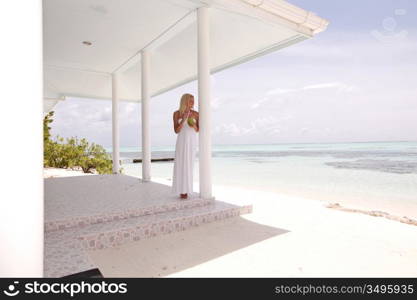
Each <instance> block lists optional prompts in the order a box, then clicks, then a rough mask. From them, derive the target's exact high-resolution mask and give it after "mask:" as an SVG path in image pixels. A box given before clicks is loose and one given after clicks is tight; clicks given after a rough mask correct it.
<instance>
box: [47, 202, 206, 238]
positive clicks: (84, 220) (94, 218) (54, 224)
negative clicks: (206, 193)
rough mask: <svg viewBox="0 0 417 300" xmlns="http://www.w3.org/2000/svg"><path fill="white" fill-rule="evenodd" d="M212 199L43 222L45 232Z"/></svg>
mask: <svg viewBox="0 0 417 300" xmlns="http://www.w3.org/2000/svg"><path fill="white" fill-rule="evenodd" d="M213 201H214V200H210V199H200V198H196V197H193V198H191V199H188V200H181V201H172V202H165V203H159V204H156V205H146V206H139V205H138V207H136V208H130V209H125V210H120V211H114V212H105V213H97V214H91V215H86V216H75V217H67V218H63V219H58V220H50V221H46V222H45V232H50V231H55V230H62V229H68V228H73V227H83V226H87V225H93V224H100V223H105V222H112V221H118V220H123V219H128V218H132V217H140V216H146V215H154V214H159V213H164V212H170V211H176V210H182V209H188V208H193V207H203V206H206V205H209V204H212V203H213Z"/></svg>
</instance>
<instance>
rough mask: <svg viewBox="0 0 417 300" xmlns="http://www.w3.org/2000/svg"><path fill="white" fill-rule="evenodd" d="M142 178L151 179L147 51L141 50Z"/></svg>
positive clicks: (144, 179)
mask: <svg viewBox="0 0 417 300" xmlns="http://www.w3.org/2000/svg"><path fill="white" fill-rule="evenodd" d="M141 66H142V76H141V77H142V180H143V181H150V180H151V141H150V124H149V123H150V116H149V113H150V100H151V97H150V93H149V51H148V50H143V51H142V59H141Z"/></svg>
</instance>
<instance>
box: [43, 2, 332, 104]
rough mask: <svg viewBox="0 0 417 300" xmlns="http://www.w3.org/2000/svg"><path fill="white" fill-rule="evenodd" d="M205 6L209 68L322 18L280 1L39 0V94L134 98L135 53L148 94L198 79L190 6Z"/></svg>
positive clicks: (280, 43)
mask: <svg viewBox="0 0 417 300" xmlns="http://www.w3.org/2000/svg"><path fill="white" fill-rule="evenodd" d="M207 5H208V6H209V7H210V8H211V9H210V65H211V72H212V74H213V73H215V72H217V71H220V70H222V69H225V68H228V67H231V66H233V65H236V64H240V63H242V62H245V61H248V60H250V59H253V58H255V57H258V56H260V55H264V54H266V53H268V52H271V51H276V50H278V49H280V48H284V47H288V46H290V45H292V44H295V43H298V42H301V41H303V40H305V39H308V38H311V37H313V36H314V35H315V34H317V33H319V32H321V31H323V30H325V28H326V26H327V25H328V21H326V20H325V19H322V18H320V17H318V16H316V15H314V14H313V13H311V12H308V11H305V10H303V9H301V8H298V7H296V6H294V5H291V4H289V3H287V2H286V1H281V0H205V1H199V0H122V1H121V0H44V1H43V20H44V24H43V25H44V28H43V32H44V36H43V38H44V98H45V100H47V99H49V101H56V100H57V99H63V98H65V97H66V96H75V97H83V98H97V99H109V100H110V99H111V95H112V94H111V74H112V73H114V72H118V73H120V79H121V80H120V87H119V91H120V100H124V101H140V97H141V92H140V91H141V74H140V52H141V50H143V49H149V50H150V55H151V56H150V92H151V95H152V96H155V95H158V94H161V93H163V92H165V91H168V90H170V89H173V88H175V87H177V86H180V85H182V84H184V83H187V82H189V81H192V80H194V79H196V77H197V23H196V9H197V8H198V7H201V6H207Z"/></svg>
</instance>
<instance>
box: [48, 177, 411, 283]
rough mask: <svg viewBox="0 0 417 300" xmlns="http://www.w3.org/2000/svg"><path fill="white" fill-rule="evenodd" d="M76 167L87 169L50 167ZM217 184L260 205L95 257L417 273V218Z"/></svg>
mask: <svg viewBox="0 0 417 300" xmlns="http://www.w3.org/2000/svg"><path fill="white" fill-rule="evenodd" d="M74 175H75V176H77V175H84V174H83V173H81V172H79V171H69V170H56V169H55V170H54V169H48V170H45V176H74ZM153 181H155V182H159V183H164V184H170V182H169V181H168V180H166V179H161V178H153ZM195 188H196V189H197V190H198V184H197V183H196V187H195ZM213 192H214V195H215V197H216V199H218V200H221V201H230V202H234V203H244V202H251V203H253V213H251V214H247V215H243V216H240V217H237V218H231V219H226V220H222V221H219V222H214V223H210V224H205V225H203V226H199V227H195V228H192V229H189V230H186V231H183V232H178V233H172V234H168V235H162V236H157V237H154V238H151V239H146V240H141V241H138V242H132V243H129V244H125V245H123V246H120V247H115V248H107V249H102V250H93V251H89V256H90V258H91V259H92V260H93V261H94V262H95V263H96V264H97V265H98V266H99V269H100V271H101V272H102V274H103V275H104V276H105V277H302V276H305V277H310V276H311V277H316V276H320V277H327V276H328V277H340V276H351V277H361V276H362V277H369V276H372V277H389V276H393V277H402V276H413V277H415V276H417V239H416V236H417V226H414V225H411V224H406V223H401V222H399V221H395V220H391V219H388V218H385V217H378V216H372V215H367V214H364V213H357V212H351V211H343V210H340V209H332V208H328V207H326V204H325V203H323V202H321V201H315V200H312V199H304V198H299V197H292V196H287V195H283V194H278V193H273V192H263V191H258V190H250V189H245V188H243V187H230V186H227V187H226V186H222V185H215V186H214V189H213Z"/></svg>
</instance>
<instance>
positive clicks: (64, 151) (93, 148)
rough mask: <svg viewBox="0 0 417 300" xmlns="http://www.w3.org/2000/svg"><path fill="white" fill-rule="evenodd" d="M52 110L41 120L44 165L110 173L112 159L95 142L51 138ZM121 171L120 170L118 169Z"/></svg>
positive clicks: (74, 138) (86, 171) (85, 171)
mask: <svg viewBox="0 0 417 300" xmlns="http://www.w3.org/2000/svg"><path fill="white" fill-rule="evenodd" d="M53 115H54V112H53V111H51V112H49V113H48V114H47V115H45V117H44V120H43V131H44V132H43V133H44V167H55V168H76V167H80V168H81V169H82V170H83V172H84V173H93V172H94V170H95V171H96V172H98V173H99V174H111V173H112V160H111V156H110V154H108V153H107V152H106V150H105V149H104V148H103V147H102V146H100V145H97V144H95V143H92V144H90V143H89V142H88V141H87V140H86V139H85V138H83V139H78V138H77V137H71V138H67V139H66V140H64V138H62V137H60V136H57V137H56V140H52V139H51V134H50V129H51V127H49V124H50V123H52V122H53V119H52V117H53ZM120 171H122V170H120Z"/></svg>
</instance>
